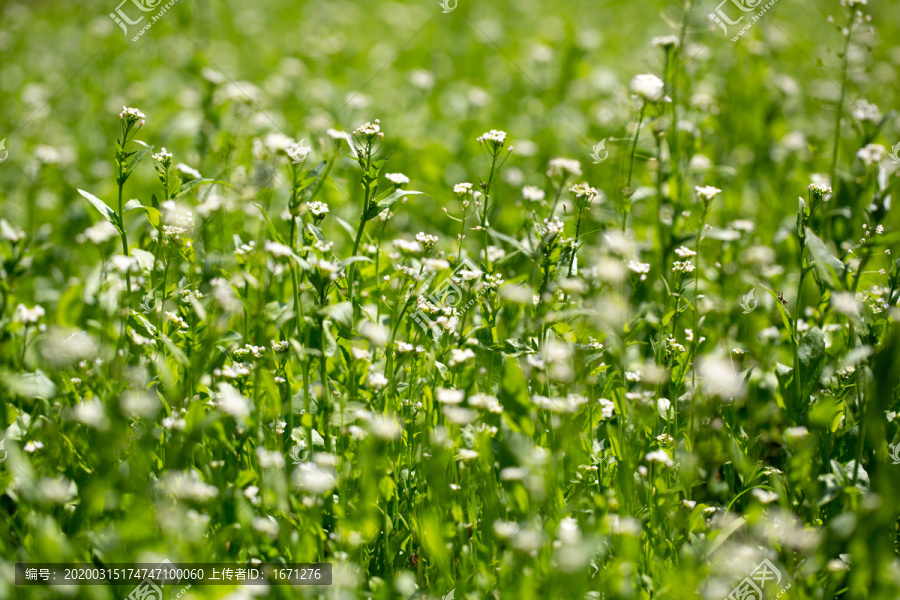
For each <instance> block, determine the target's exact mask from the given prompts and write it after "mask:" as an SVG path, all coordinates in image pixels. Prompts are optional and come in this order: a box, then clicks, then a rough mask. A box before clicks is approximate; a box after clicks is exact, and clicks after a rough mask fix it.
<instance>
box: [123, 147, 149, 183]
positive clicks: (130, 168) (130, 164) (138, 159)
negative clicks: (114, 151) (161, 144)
mask: <svg viewBox="0 0 900 600" xmlns="http://www.w3.org/2000/svg"><path fill="white" fill-rule="evenodd" d="M153 148H154V146H144V147H143V148H141V149H140V150H138V152H137V154H135V155H134V157H133V158H132V159H131V160H130V161H128V164H127V165H126V166H125V178H126V179H127V178H128V176H129V175H131V172H132V171H133V170H134V168H135V167H137V166H138V164H139V163H140V162H141V161H142V160H144V157H145V156H147V155H148V154H150V153H151V152H153Z"/></svg>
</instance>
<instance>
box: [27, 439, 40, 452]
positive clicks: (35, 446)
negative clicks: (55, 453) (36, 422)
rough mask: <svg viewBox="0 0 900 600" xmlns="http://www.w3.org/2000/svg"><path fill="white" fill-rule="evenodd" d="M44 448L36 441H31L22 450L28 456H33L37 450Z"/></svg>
mask: <svg viewBox="0 0 900 600" xmlns="http://www.w3.org/2000/svg"><path fill="white" fill-rule="evenodd" d="M43 447H44V444H43V443H41V442H39V441H38V440H32V441H30V442H26V443H25V447H24V448H23V450H25V452H27V453H29V454H34V453H35V452H37V451H38V450H40V449H41V448H43Z"/></svg>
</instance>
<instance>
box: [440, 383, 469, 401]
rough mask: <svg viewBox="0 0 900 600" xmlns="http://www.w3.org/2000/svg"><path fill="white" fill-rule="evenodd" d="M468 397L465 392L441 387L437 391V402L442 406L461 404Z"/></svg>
mask: <svg viewBox="0 0 900 600" xmlns="http://www.w3.org/2000/svg"><path fill="white" fill-rule="evenodd" d="M465 397H466V392H465V391H464V390H455V389H448V388H442V387H439V388H438V389H437V401H438V402H440V403H441V404H460V403H461V402H462V401H463V400H464V399H465Z"/></svg>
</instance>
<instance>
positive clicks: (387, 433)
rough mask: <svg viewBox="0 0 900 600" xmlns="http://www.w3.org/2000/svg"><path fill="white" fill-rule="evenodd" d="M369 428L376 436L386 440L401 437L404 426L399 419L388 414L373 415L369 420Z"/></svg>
mask: <svg viewBox="0 0 900 600" xmlns="http://www.w3.org/2000/svg"><path fill="white" fill-rule="evenodd" d="M369 429H371V430H372V433H373V434H374V435H375V437H378V438H381V439H382V440H386V441H391V440H396V439H399V438H400V434H401V433H402V432H403V428H402V427H400V423H399V422H398V421H397V419H395V418H394V417H390V416H387V415H375V416H373V417H372V419H371V420H370V421H369Z"/></svg>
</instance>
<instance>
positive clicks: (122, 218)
mask: <svg viewBox="0 0 900 600" xmlns="http://www.w3.org/2000/svg"><path fill="white" fill-rule="evenodd" d="M123 174H124V171H123V165H122V163H119V226H120V227H121V228H122V252H123V253H124V254H125V256H131V255H130V254H129V253H128V236H127V235H126V234H125V207H124V204H123V203H122V188H124V187H125V182H124V181H122V176H123ZM125 283H126V284H127V286H128V294H129V295H131V269H130V267H129V268H128V269H127V270H126V271H125Z"/></svg>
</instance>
